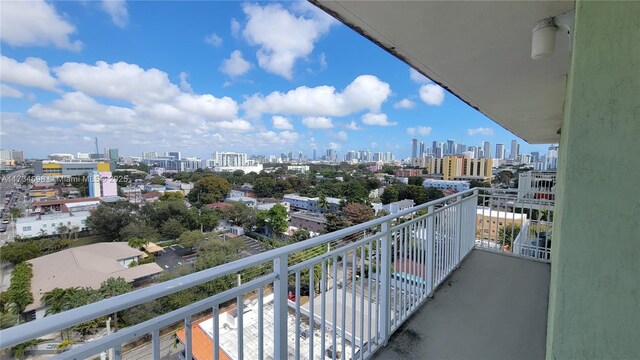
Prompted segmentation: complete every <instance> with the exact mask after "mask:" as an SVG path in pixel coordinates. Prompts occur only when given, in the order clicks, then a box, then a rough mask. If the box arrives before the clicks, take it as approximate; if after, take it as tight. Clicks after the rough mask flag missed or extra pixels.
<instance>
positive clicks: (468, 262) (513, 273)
mask: <svg viewBox="0 0 640 360" xmlns="http://www.w3.org/2000/svg"><path fill="white" fill-rule="evenodd" d="M550 273H551V269H550V265H549V264H545V263H541V262H536V261H530V260H526V259H521V258H517V257H513V256H508V255H501V254H496V253H491V252H487V251H482V250H474V251H473V252H472V253H471V254H469V256H468V257H467V258H466V259H465V260H464V261H463V262H462V264H461V265H460V268H458V269H457V270H455V271H454V272H453V274H452V275H451V276H450V277H449V278H448V279H446V280H445V281H444V283H443V284H442V285H441V287H440V288H439V289H438V290H437V291H436V293H435V296H434V298H433V299H429V300H427V302H426V304H425V305H424V306H423V307H422V308H421V309H419V310H418V311H416V313H415V314H413V316H412V317H411V318H409V320H407V321H406V322H405V323H404V324H403V325H402V326H401V327H400V328H399V329H398V330H397V331H396V332H395V333H394V334H393V336H392V337H391V339H390V340H389V344H388V345H387V347H385V348H382V349H380V350H379V351H378V352H377V353H376V355H375V356H374V359H379V360H382V359H384V360H393V359H402V360H407V359H544V357H545V342H546V332H547V303H548V298H549V277H550Z"/></svg>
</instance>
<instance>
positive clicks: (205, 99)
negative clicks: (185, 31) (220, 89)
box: [175, 93, 238, 121]
mask: <svg viewBox="0 0 640 360" xmlns="http://www.w3.org/2000/svg"><path fill="white" fill-rule="evenodd" d="M175 104H176V107H177V108H178V109H181V110H183V111H187V112H190V113H193V114H196V115H200V116H202V117H203V118H204V119H205V120H207V121H220V120H229V119H233V118H235V117H236V114H237V113H238V104H237V103H236V102H235V100H233V99H232V98H230V97H228V96H225V97H223V98H217V97H215V96H213V95H211V94H204V95H196V94H184V93H183V94H180V95H179V96H178V97H177V98H176V100H175Z"/></svg>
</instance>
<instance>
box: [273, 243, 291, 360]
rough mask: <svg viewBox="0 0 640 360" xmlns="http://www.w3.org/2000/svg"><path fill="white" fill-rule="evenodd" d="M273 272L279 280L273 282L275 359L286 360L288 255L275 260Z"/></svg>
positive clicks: (287, 351)
mask: <svg viewBox="0 0 640 360" xmlns="http://www.w3.org/2000/svg"><path fill="white" fill-rule="evenodd" d="M273 271H274V272H275V273H276V275H277V278H276V280H275V281H274V282H273V295H274V298H273V303H274V312H275V319H274V324H273V326H274V335H273V358H274V359H286V358H287V356H288V353H289V350H288V343H287V312H288V310H287V291H288V277H289V269H288V265H287V255H281V256H280V257H278V258H276V259H274V260H273Z"/></svg>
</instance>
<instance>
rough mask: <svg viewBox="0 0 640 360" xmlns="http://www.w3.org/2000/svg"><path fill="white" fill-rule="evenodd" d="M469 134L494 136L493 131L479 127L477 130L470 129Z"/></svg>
mask: <svg viewBox="0 0 640 360" xmlns="http://www.w3.org/2000/svg"><path fill="white" fill-rule="evenodd" d="M467 134H469V135H470V136H474V135H483V136H493V129H490V128H483V127H479V128H476V129H468V130H467Z"/></svg>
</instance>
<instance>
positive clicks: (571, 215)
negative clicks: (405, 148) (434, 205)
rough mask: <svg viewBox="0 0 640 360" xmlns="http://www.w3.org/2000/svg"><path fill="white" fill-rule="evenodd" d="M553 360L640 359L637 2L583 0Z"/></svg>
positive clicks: (555, 269) (554, 296) (560, 221)
mask: <svg viewBox="0 0 640 360" xmlns="http://www.w3.org/2000/svg"><path fill="white" fill-rule="evenodd" d="M574 34H575V38H574V46H573V58H572V65H571V73H570V76H569V80H568V86H567V95H566V101H565V115H564V122H563V125H562V134H561V144H560V160H559V162H560V163H559V169H558V183H557V188H556V189H557V191H556V192H557V198H556V200H557V202H556V204H557V207H556V218H555V224H556V225H555V229H554V230H555V231H554V238H553V239H554V242H553V245H552V246H553V248H552V253H553V255H552V256H553V258H552V261H553V262H552V271H551V288H550V297H549V317H548V329H547V353H546V356H547V358H548V359H638V358H640V341H639V339H640V223H639V220H638V219H640V190H639V187H638V186H639V183H638V180H639V179H640V162H639V161H638V153H639V151H640V2H637V1H636V2H617V3H613V2H595V1H578V2H577V4H576V24H575V33H574Z"/></svg>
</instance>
